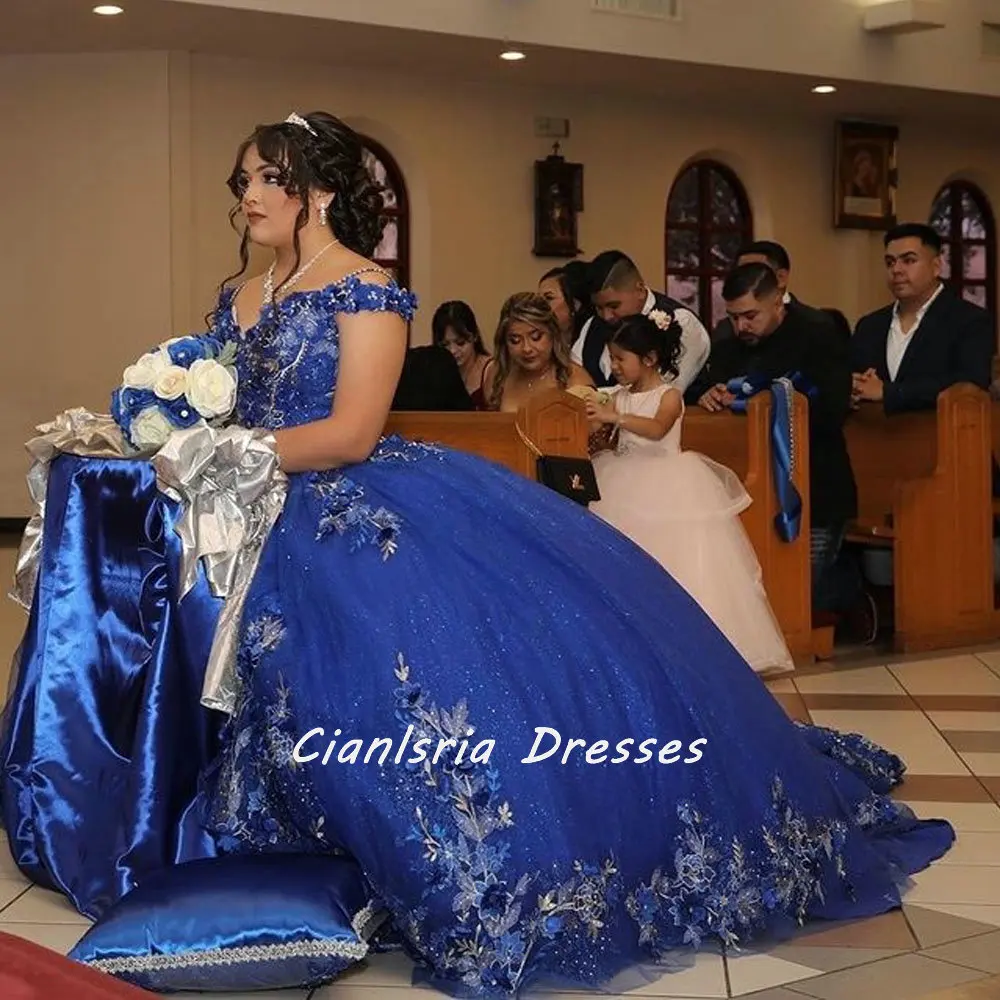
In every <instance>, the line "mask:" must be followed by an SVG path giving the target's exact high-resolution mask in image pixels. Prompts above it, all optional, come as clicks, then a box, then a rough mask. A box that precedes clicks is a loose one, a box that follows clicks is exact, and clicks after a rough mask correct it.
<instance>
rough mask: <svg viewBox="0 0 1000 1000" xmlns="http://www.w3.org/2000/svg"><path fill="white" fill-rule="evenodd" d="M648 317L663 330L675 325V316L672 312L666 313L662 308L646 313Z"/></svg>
mask: <svg viewBox="0 0 1000 1000" xmlns="http://www.w3.org/2000/svg"><path fill="white" fill-rule="evenodd" d="M646 316H647V318H648V319H651V320H652V321H653V322H654V323H655V324H656V325H657V326H658V327H659V328H660V329H661V330H669V329H670V327H671V326H672V325H673V322H674V318H673V316H671V315H670V313H665V312H664V311H663V310H662V309H651V310H650V311H649V312H648V313H646Z"/></svg>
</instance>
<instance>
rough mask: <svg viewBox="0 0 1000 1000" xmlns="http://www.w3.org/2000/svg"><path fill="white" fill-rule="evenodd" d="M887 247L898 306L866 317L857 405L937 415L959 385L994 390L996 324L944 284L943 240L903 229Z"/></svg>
mask: <svg viewBox="0 0 1000 1000" xmlns="http://www.w3.org/2000/svg"><path fill="white" fill-rule="evenodd" d="M884 242H885V267H886V278H887V282H888V285H889V290H890V292H891V293H892V297H893V299H894V302H893V304H892V305H890V306H884V307H883V308H882V309H879V310H877V311H876V312H873V313H869V314H868V315H867V316H864V317H862V319H860V320H859V321H858V325H857V327H856V328H855V331H854V336H853V337H852V338H851V367H852V368H853V370H854V372H855V376H854V399H855V401H856V402H870V403H881V404H882V406H883V408H884V410H885V412H886V413H887V414H891V413H901V412H904V411H907V410H927V409H934V407H935V406H936V405H937V397H938V394H939V393H941V392H943V391H944V390H945V389H947V388H948V387H949V386H952V385H956V384H958V383H959V382H971V383H972V384H973V385H978V386H979V387H980V388H982V389H986V390H988V389H989V387H990V381H991V378H992V368H993V352H994V332H993V317H992V316H990V314H989V313H988V312H987V311H986V310H985V309H982V308H980V307H979V306H977V305H975V304H974V303H972V302H967V301H966V300H965V299H960V298H959V297H958V296H957V295H955V294H954V293H953V292H952V291H951V290H950V289H948V288H945V286H944V285H943V284H942V283H941V237H940V236H939V235H938V234H937V232H936V231H935V230H934V229H932V228H931V227H930V226H927V225H924V224H923V223H904V224H903V225H900V226H897V227H896V228H895V229H892V230H890V231H889V232H888V233H886V235H885V240H884Z"/></svg>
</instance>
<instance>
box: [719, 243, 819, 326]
mask: <svg viewBox="0 0 1000 1000" xmlns="http://www.w3.org/2000/svg"><path fill="white" fill-rule="evenodd" d="M742 264H767V266H768V267H769V268H771V270H772V271H774V274H775V277H776V278H777V279H778V288H779V290H780V291H781V297H782V301H783V302H784V303H785V305H786V306H787V307H788V308H789V309H790V310H792V311H793V312H794V311H795V310H803V311H805V312H807V313H809V314H810V315H811V316H812V318H813V319H814V320H817V321H820V322H826V321H830V322H832V319H831V317H830V314H829V313H828V312H827V311H826V310H825V309H815V308H813V306H807V305H806V304H805V303H804V302H803V301H802V300H801V299H799V298H797V297H796V296H795V295H793V294H792V293H791V292H790V291H789V290H788V283H789V280H790V278H791V274H792V260H791V257H789V256H788V251H787V250H786V249H785V248H784V247H783V246H782V245H781V244H780V243H775V242H774V240H754V241H753V242H752V243H747V244H746V245H745V246H744V247H743V249H742V250H740V255H739V257H737V258H736V266H737V267H739V266H740V265H742ZM732 336H734V331H733V323H732V320H731V319H730V318H729V317H728V316H727V317H725V319H722V320H720V321H719V322H718V323H717V324H716V327H715V329H714V330H713V331H712V340H713V341H715V340H718V339H719V338H721V337H732Z"/></svg>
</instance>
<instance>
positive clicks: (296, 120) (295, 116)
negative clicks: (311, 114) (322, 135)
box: [285, 111, 316, 135]
mask: <svg viewBox="0 0 1000 1000" xmlns="http://www.w3.org/2000/svg"><path fill="white" fill-rule="evenodd" d="M285 124H286V125H298V127H299V128H304V129H305V130H306V131H307V132H308V133H309V134H310V135H315V134H316V129H314V128H313V127H312V125H310V124H309V122H307V121H306V120H305V118H303V117H302V115H300V114H299V113H298V112H297V111H293V112H292V113H291V114H290V115H289V116H288V117H287V118H286V119H285Z"/></svg>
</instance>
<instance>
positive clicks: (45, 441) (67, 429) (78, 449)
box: [10, 407, 148, 611]
mask: <svg viewBox="0 0 1000 1000" xmlns="http://www.w3.org/2000/svg"><path fill="white" fill-rule="evenodd" d="M35 429H36V430H37V431H38V436H37V437H33V438H32V439H31V440H30V441H28V443H27V444H26V445H25V448H26V449H27V451H28V454H29V455H30V456H31V468H30V469H29V470H28V493H29V494H30V496H31V505H32V507H33V513H32V515H31V518H30V519H29V521H28V526H27V527H26V528H25V529H24V535H23V536H22V538H21V547H20V549H19V550H18V553H17V564H16V565H15V567H14V589H13V590H12V591H11V592H10V596H11V598H12V599H13V600H14V601H16V602H17V603H18V604H19V605H20V606H21V607H22V608H24V610H25V611H30V610H31V602H32V601H33V600H34V596H35V584H36V583H37V581H38V567H39V562H40V560H41V556H42V533H43V529H44V526H45V496H46V491H47V490H48V485H49V466H50V465H51V464H52V460H53V459H54V458H56V457H57V456H58V455H61V454H62V455H80V456H82V457H84V458H137V457H143V452H140V451H137V450H136V449H135V448H133V447H132V445H131V444H129V443H128V442H126V440H125V438H124V436H123V435H122V432H121V428H120V427H119V426H118V425H117V424H116V423H115V422H114V420H113V419H112V418H111V417H110V416H109V415H108V414H106V413H91V412H90V411H89V410H85V409H83V408H82V407H75V408H74V409H71V410H66V411H64V412H63V413H60V414H59V416H58V417H56V418H55V420H53V421H51V422H50V423H47V424H39V425H38V427H36V428H35ZM147 457H148V456H147Z"/></svg>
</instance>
